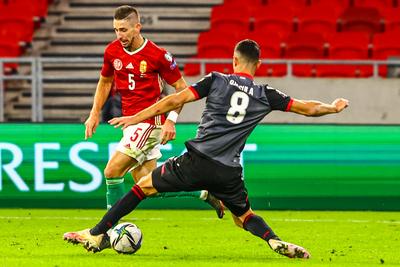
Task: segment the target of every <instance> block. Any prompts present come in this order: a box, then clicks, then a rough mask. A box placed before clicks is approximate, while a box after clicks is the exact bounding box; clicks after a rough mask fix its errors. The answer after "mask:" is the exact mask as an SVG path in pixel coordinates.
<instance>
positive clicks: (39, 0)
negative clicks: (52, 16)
mask: <svg viewBox="0 0 400 267" xmlns="http://www.w3.org/2000/svg"><path fill="white" fill-rule="evenodd" d="M4 8H6V9H7V10H8V13H9V14H11V15H20V14H22V15H26V16H29V17H32V18H33V17H36V18H37V20H39V18H44V17H46V16H47V9H48V1H47V0H30V1H26V0H8V1H5V2H4V1H3V5H2V7H0V9H4Z"/></svg>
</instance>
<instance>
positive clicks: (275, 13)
mask: <svg viewBox="0 0 400 267" xmlns="http://www.w3.org/2000/svg"><path fill="white" fill-rule="evenodd" d="M294 18H295V12H294V11H293V10H291V9H288V8H286V9H285V8H282V6H277V5H274V6H266V7H263V8H260V9H258V10H257V13H256V14H255V15H254V20H255V22H254V30H256V31H258V32H265V33H267V32H274V33H278V34H280V35H282V36H288V35H289V34H291V33H292V32H293V31H294Z"/></svg>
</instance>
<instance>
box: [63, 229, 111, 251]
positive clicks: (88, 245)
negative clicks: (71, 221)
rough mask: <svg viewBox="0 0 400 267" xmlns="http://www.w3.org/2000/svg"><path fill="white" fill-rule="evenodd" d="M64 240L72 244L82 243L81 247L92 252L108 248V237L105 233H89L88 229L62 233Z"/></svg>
mask: <svg viewBox="0 0 400 267" xmlns="http://www.w3.org/2000/svg"><path fill="white" fill-rule="evenodd" d="M63 237H64V240H65V241H67V242H70V243H73V244H82V245H83V247H84V248H85V249H86V250H88V251H92V252H99V251H102V250H103V249H106V248H110V247H111V245H110V238H109V236H108V235H107V234H100V235H96V236H95V235H91V234H90V229H85V230H82V231H78V232H68V233H65V234H64V236H63Z"/></svg>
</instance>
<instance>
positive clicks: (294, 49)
mask: <svg viewBox="0 0 400 267" xmlns="http://www.w3.org/2000/svg"><path fill="white" fill-rule="evenodd" d="M324 57H325V40H324V38H323V36H322V35H320V34H318V33H294V34H292V35H290V36H289V38H288V41H287V51H286V58H289V59H322V58H324ZM293 74H294V75H295V76H314V75H315V66H314V65H303V64H301V65H294V66H293Z"/></svg>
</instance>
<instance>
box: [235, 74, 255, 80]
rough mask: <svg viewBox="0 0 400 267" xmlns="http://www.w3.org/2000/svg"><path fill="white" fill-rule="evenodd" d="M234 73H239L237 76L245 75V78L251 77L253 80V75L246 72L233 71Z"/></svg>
mask: <svg viewBox="0 0 400 267" xmlns="http://www.w3.org/2000/svg"><path fill="white" fill-rule="evenodd" d="M234 74H235V75H239V76H244V77H246V78H249V79H252V80H254V77H253V76H251V75H250V74H247V73H243V72H235V73H234Z"/></svg>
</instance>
